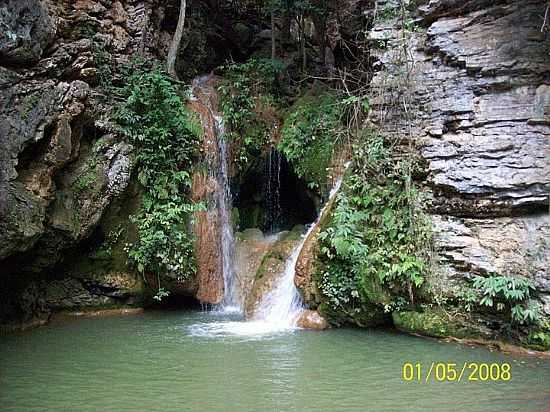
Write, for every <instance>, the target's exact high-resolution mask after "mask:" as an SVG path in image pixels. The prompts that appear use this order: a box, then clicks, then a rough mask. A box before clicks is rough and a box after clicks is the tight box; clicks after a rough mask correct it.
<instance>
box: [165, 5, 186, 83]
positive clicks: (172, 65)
mask: <svg viewBox="0 0 550 412" xmlns="http://www.w3.org/2000/svg"><path fill="white" fill-rule="evenodd" d="M186 8H187V0H181V3H180V15H179V18H178V26H177V27H176V32H175V33H174V37H173V38H172V43H171V44H170V49H169V50H168V58H167V59H166V71H167V72H168V74H169V75H170V76H172V77H174V78H176V79H177V78H178V75H177V73H176V57H177V55H178V50H179V47H180V43H181V38H182V36H183V29H184V27H185V9H186Z"/></svg>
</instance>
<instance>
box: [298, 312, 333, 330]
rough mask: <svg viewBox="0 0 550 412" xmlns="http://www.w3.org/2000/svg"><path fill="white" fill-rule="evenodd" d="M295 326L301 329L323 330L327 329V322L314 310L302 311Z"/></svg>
mask: <svg viewBox="0 0 550 412" xmlns="http://www.w3.org/2000/svg"><path fill="white" fill-rule="evenodd" d="M296 325H297V326H298V327H299V328H302V329H312V330H324V329H327V328H328V327H329V324H328V321H327V320H326V319H325V318H324V317H323V316H321V314H319V312H317V311H316V310H307V309H306V310H304V311H303V312H302V313H301V314H300V317H299V318H298V320H297V321H296Z"/></svg>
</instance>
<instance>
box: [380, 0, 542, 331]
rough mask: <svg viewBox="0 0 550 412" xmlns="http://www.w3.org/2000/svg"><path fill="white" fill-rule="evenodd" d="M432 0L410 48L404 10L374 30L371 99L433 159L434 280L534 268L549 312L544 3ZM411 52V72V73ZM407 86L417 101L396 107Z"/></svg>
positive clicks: (388, 127)
mask: <svg viewBox="0 0 550 412" xmlns="http://www.w3.org/2000/svg"><path fill="white" fill-rule="evenodd" d="M424 3H425V4H423V5H422V6H421V7H419V15H420V19H419V20H418V21H417V24H419V25H421V26H424V27H425V28H423V29H422V28H421V29H418V30H416V31H414V32H409V33H408V34H407V37H408V39H407V41H406V43H405V44H406V48H407V53H408V54H407V58H406V59H405V60H403V59H402V60H401V61H398V60H399V59H397V58H396V56H397V54H396V52H395V48H396V47H397V45H398V44H402V37H401V33H400V32H399V30H398V29H399V24H398V23H397V22H386V23H381V24H378V25H377V26H376V27H375V28H374V29H373V30H372V32H371V38H372V39H373V41H377V42H379V44H380V45H383V46H384V48H382V49H380V50H379V53H378V64H377V67H378V68H379V72H378V73H377V74H376V75H375V77H374V78H373V81H372V85H373V87H374V89H375V90H376V88H378V90H379V91H380V93H379V94H378V95H379V97H378V98H377V99H376V100H375V101H374V102H373V103H374V106H375V109H376V111H377V115H378V120H379V125H380V127H381V128H382V131H383V132H384V133H388V134H393V133H402V134H403V132H404V131H410V136H412V137H413V138H414V140H415V143H416V145H417V147H418V148H419V152H420V154H421V156H422V158H423V159H424V164H425V166H426V170H425V173H426V176H427V178H426V180H425V190H426V191H428V192H429V193H430V194H431V196H430V199H431V200H430V203H429V204H428V211H429V212H430V213H431V214H432V223H433V228H434V231H435V234H436V239H435V240H436V249H437V251H438V254H439V256H440V259H439V269H438V271H437V274H436V275H435V276H434V277H435V279H431V280H430V282H433V283H435V284H437V286H438V288H439V289H440V290H442V291H443V293H444V294H448V295H451V296H452V295H453V293H454V287H455V286H457V285H460V284H465V281H466V280H467V279H471V278H472V277H473V276H474V275H489V274H493V275H502V276H525V277H528V278H530V279H532V280H533V282H534V284H535V286H536V294H537V295H538V298H539V299H540V301H541V303H542V304H543V310H544V312H545V313H546V315H549V314H550V306H549V305H548V303H549V300H550V297H549V291H548V283H549V280H550V271H549V270H548V268H549V267H550V248H549V247H548V244H549V241H550V231H549V226H548V224H549V215H548V211H549V209H548V207H549V195H550V161H549V159H550V139H549V138H550V103H549V102H550V88H549V86H548V79H547V74H548V73H549V72H550V59H549V58H548V56H549V53H550V42H549V41H548V38H547V34H546V33H543V32H541V25H542V20H541V16H542V15H543V14H544V10H545V7H546V3H545V2H544V1H535V0H533V1H529V0H528V1H511V0H510V1H499V2H487V1H481V0H480V1H466V2H457V1H453V0H438V1H429V2H424ZM399 47H403V45H401V46H399ZM405 61H406V64H407V67H408V68H409V71H410V77H408V78H407V79H405V80H404V79H402V78H400V75H399V70H401V71H403V70H404V68H403V67H404V66H403V64H404V62H405ZM384 90H386V93H383V92H384ZM398 93H408V94H410V95H409V96H410V102H409V104H410V108H411V111H412V112H410V113H407V114H406V115H405V114H404V113H403V112H401V111H399V110H397V111H392V110H388V109H387V105H388V104H389V100H390V99H391V98H392V94H396V95H397V94H398ZM388 96H389V97H388ZM382 118H383V119H382ZM407 120H410V121H409V122H407ZM405 134H407V133H405ZM409 318H410V316H409V317H408V318H407V319H409ZM396 319H397V320H399V322H397V321H396V324H399V325H403V324H405V323H407V322H404V321H403V319H405V318H403V317H402V316H401V317H397V318H395V317H394V320H396ZM409 323H410V322H409ZM413 323H414V322H413ZM443 323H444V322H443ZM404 328H405V329H407V330H410V329H411V327H410V325H409V326H408V327H404ZM413 329H414V328H413ZM421 329H422V328H421ZM421 329H419V330H418V331H419V332H420V333H423V331H422V330H421ZM449 333H450V334H452V332H449Z"/></svg>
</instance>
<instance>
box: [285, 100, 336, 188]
mask: <svg viewBox="0 0 550 412" xmlns="http://www.w3.org/2000/svg"><path fill="white" fill-rule="evenodd" d="M342 107H343V106H342V105H341V104H339V100H338V99H337V97H336V96H335V95H334V94H332V93H324V94H321V95H320V96H308V97H304V98H302V99H300V100H299V101H298V102H297V103H296V104H295V105H294V106H293V107H292V108H291V109H290V114H289V115H288V116H287V118H286V119H285V122H284V125H283V129H282V131H281V141H280V143H279V150H280V151H281V152H282V153H283V154H284V155H285V157H286V158H287V160H288V161H289V162H290V163H291V165H292V167H293V169H294V171H295V172H296V174H297V175H298V176H299V177H300V178H302V179H304V180H305V181H306V182H307V184H308V186H309V187H310V188H311V189H317V190H318V191H323V190H324V189H325V188H326V185H327V176H328V170H327V169H328V167H329V166H330V162H331V160H332V156H333V153H334V148H335V146H336V144H337V142H338V139H339V137H341V136H342V135H343V134H344V133H345V128H344V127H343V125H342V121H341V119H342V114H343V113H342Z"/></svg>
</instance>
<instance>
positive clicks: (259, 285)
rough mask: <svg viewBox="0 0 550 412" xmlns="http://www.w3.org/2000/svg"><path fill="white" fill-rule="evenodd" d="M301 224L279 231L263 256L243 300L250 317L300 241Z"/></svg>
mask: <svg viewBox="0 0 550 412" xmlns="http://www.w3.org/2000/svg"><path fill="white" fill-rule="evenodd" d="M300 230H301V226H296V227H295V228H294V229H293V230H292V231H286V232H281V233H280V234H279V239H278V240H277V241H276V242H275V243H274V244H273V246H272V247H271V248H270V249H269V251H267V253H265V255H264V256H263V258H262V260H261V262H260V265H259V267H258V270H257V271H256V276H255V279H254V283H253V285H252V288H251V290H250V292H249V293H248V296H247V297H246V302H245V315H246V316H247V317H251V316H252V315H253V314H254V311H255V310H256V308H257V307H258V305H259V304H260V303H261V301H262V298H263V296H264V295H265V294H266V293H267V292H268V291H270V290H272V289H273V285H274V284H275V282H276V280H277V279H279V277H280V276H281V275H282V274H283V273H284V270H285V266H286V261H287V259H288V258H289V257H290V255H291V253H292V251H293V250H294V248H295V247H296V245H297V244H298V242H299V241H300V237H301V235H302V232H301V231H300Z"/></svg>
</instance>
